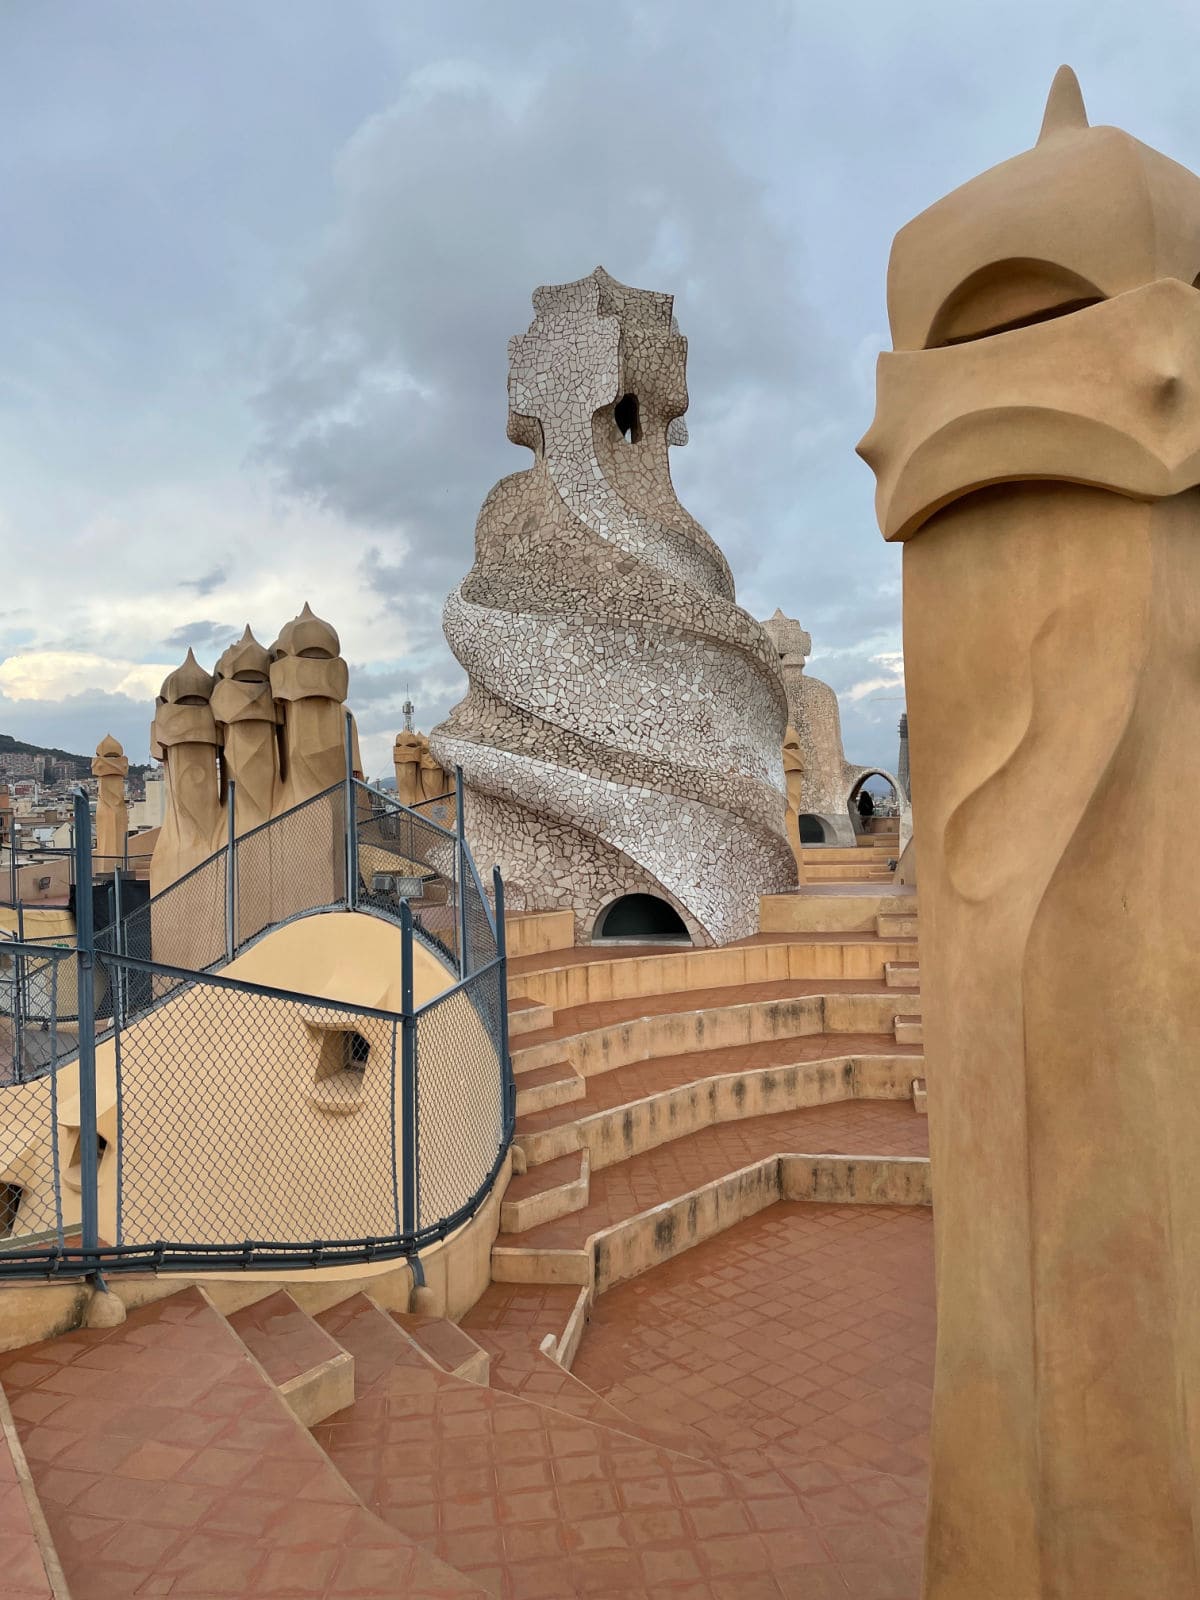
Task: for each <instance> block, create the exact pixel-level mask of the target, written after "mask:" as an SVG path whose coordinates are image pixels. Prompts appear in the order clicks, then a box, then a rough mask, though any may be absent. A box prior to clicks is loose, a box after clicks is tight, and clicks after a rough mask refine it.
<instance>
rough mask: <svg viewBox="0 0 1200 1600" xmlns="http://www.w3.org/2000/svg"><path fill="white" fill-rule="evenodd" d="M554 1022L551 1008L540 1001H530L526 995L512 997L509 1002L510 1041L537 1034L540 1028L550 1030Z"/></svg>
mask: <svg viewBox="0 0 1200 1600" xmlns="http://www.w3.org/2000/svg"><path fill="white" fill-rule="evenodd" d="M553 1021H554V1013H553V1011H551V1009H550V1007H549V1006H545V1005H543V1004H542V1002H541V1001H540V1000H530V999H529V998H528V996H526V995H510V996H509V1001H508V1035H509V1038H510V1039H519V1038H520V1037H521V1036H522V1035H523V1034H526V1033H536V1032H537V1030H538V1029H539V1028H548V1027H550V1025H551V1024H552V1023H553Z"/></svg>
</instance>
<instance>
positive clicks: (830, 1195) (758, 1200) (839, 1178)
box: [492, 1110, 931, 1294]
mask: <svg viewBox="0 0 1200 1600" xmlns="http://www.w3.org/2000/svg"><path fill="white" fill-rule="evenodd" d="M905 1115H907V1116H908V1117H909V1118H910V1120H911V1121H913V1122H914V1124H917V1125H918V1126H921V1127H922V1128H923V1126H924V1124H923V1123H919V1124H918V1123H917V1119H916V1118H915V1117H914V1116H913V1113H912V1111H911V1110H906V1112H905ZM781 1199H783V1200H808V1201H821V1202H829V1203H834V1204H847V1203H859V1204H869V1205H929V1204H930V1203H931V1194H930V1185H929V1158H928V1156H926V1155H918V1156H913V1155H874V1154H870V1155H868V1154H854V1155H844V1154H836V1153H833V1152H829V1153H826V1152H819V1153H804V1154H800V1153H782V1152H781V1153H778V1154H773V1155H767V1156H763V1157H761V1158H759V1159H757V1160H754V1161H751V1162H749V1163H748V1164H746V1165H743V1166H740V1167H738V1168H737V1169H736V1170H732V1171H730V1170H728V1169H727V1170H726V1171H725V1173H724V1174H723V1175H721V1176H716V1177H711V1178H709V1179H708V1180H707V1181H706V1182H702V1183H696V1184H694V1185H693V1186H691V1187H689V1188H686V1189H681V1186H680V1184H679V1182H678V1180H676V1182H675V1183H674V1184H673V1185H670V1186H669V1189H668V1193H667V1195H665V1196H664V1198H663V1199H661V1200H659V1201H658V1203H657V1204H652V1205H649V1206H645V1207H644V1208H642V1207H640V1206H639V1205H638V1204H637V1202H634V1203H633V1204H625V1205H623V1206H621V1207H619V1208H617V1210H616V1214H615V1215H614V1214H613V1211H612V1209H611V1208H609V1209H608V1210H607V1212H606V1211H605V1209H604V1208H600V1207H588V1208H587V1210H585V1212H584V1213H583V1214H582V1215H581V1216H580V1217H578V1218H572V1219H570V1222H571V1225H572V1226H571V1227H570V1228H568V1227H566V1226H565V1225H564V1224H557V1225H552V1226H551V1227H550V1228H544V1229H538V1230H535V1231H533V1232H532V1233H531V1234H529V1235H527V1236H526V1235H518V1236H516V1237H513V1236H510V1235H508V1234H503V1233H502V1234H500V1235H499V1237H498V1238H497V1240H496V1243H495V1245H494V1246H493V1247H492V1280H493V1282H494V1283H507V1284H518V1283H519V1284H527V1285H534V1284H551V1283H552V1284H560V1285H561V1284H567V1283H578V1284H582V1285H585V1286H586V1287H588V1288H589V1289H590V1290H591V1291H592V1292H593V1293H594V1294H602V1293H603V1292H604V1291H605V1290H606V1289H608V1288H611V1287H612V1285H613V1284H614V1283H619V1282H621V1281H623V1280H624V1279H627V1278H633V1277H637V1276H638V1275H639V1274H640V1273H642V1272H646V1271H648V1270H649V1269H650V1268H651V1267H654V1266H657V1265H659V1264H660V1263H661V1262H663V1261H668V1260H670V1259H671V1258H672V1257H673V1256H676V1255H679V1254H681V1253H682V1252H683V1251H685V1250H690V1249H691V1248H692V1246H693V1245H696V1244H700V1243H702V1242H703V1241H704V1240H705V1239H710V1238H712V1237H713V1236H714V1235H715V1234H717V1233H720V1232H721V1231H722V1230H724V1229H725V1228H729V1227H732V1225H733V1224H734V1223H735V1222H739V1221H741V1220H742V1219H743V1218H745V1217H747V1216H751V1215H753V1214H754V1213H755V1212H756V1211H761V1210H763V1209H764V1208H765V1207H766V1206H769V1205H773V1204H774V1203H775V1201H776V1200H781Z"/></svg>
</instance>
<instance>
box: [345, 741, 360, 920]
mask: <svg viewBox="0 0 1200 1600" xmlns="http://www.w3.org/2000/svg"><path fill="white" fill-rule="evenodd" d="M354 801H355V795H354V718H353V717H352V716H351V714H350V712H349V711H347V713H346V906H347V909H348V910H350V911H353V910H355V908H356V907H357V905H358V816H357V813H356V811H355V805H354Z"/></svg>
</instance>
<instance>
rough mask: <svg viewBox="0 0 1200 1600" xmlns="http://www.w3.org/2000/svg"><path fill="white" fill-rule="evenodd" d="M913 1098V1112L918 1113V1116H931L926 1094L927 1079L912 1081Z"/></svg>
mask: <svg viewBox="0 0 1200 1600" xmlns="http://www.w3.org/2000/svg"><path fill="white" fill-rule="evenodd" d="M912 1098H913V1110H914V1111H915V1112H916V1113H917V1115H918V1116H921V1117H927V1116H928V1115H929V1107H928V1103H927V1097H926V1092H925V1079H924V1078H914V1079H913V1081H912Z"/></svg>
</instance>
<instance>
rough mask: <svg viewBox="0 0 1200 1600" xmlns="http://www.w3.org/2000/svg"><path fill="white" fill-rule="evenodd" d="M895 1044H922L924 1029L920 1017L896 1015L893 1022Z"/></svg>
mask: <svg viewBox="0 0 1200 1600" xmlns="http://www.w3.org/2000/svg"><path fill="white" fill-rule="evenodd" d="M893 1028H894V1029H895V1034H896V1043H897V1044H922V1045H923V1044H924V1043H925V1030H924V1027H923V1026H922V1021H921V1018H920V1017H914V1016H898V1017H897V1018H896V1020H895V1022H894V1023H893Z"/></svg>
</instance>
